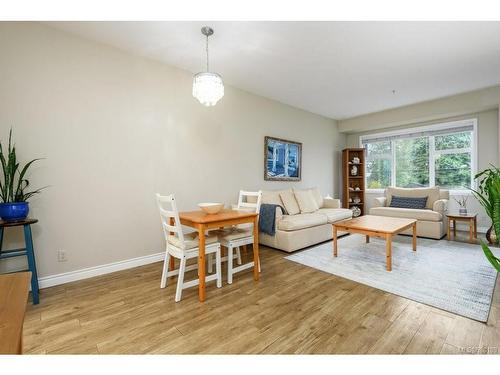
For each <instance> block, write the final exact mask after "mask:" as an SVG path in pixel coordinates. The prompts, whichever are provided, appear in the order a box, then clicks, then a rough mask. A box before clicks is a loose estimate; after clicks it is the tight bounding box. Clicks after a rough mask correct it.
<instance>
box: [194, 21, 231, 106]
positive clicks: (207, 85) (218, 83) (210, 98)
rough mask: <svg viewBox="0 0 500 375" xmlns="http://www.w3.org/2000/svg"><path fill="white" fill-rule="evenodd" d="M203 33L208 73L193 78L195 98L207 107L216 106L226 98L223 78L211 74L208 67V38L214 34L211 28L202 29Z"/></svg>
mask: <svg viewBox="0 0 500 375" xmlns="http://www.w3.org/2000/svg"><path fill="white" fill-rule="evenodd" d="M201 33H202V34H203V35H205V36H206V37H207V41H206V52H207V71H206V72H201V73H198V74H196V75H195V76H194V78H193V96H194V97H195V98H196V99H198V101H199V102H200V103H201V104H203V105H205V106H207V107H210V106H214V105H216V104H217V102H218V101H219V100H220V99H221V98H222V97H223V96H224V84H223V83H222V77H221V76H220V75H218V74H217V73H210V71H209V65H208V37H209V36H210V35H212V34H213V33H214V30H213V29H212V28H211V27H208V26H205V27H202V28H201Z"/></svg>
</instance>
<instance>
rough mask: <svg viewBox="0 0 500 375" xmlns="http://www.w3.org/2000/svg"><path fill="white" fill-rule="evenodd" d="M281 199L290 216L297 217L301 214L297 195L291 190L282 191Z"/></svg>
mask: <svg viewBox="0 0 500 375" xmlns="http://www.w3.org/2000/svg"><path fill="white" fill-rule="evenodd" d="M280 198H281V201H282V202H283V206H285V210H286V211H287V212H288V214H289V215H297V214H299V213H300V208H299V204H298V203H297V200H296V199H295V194H293V192H292V191H291V190H287V191H282V192H281V193H280Z"/></svg>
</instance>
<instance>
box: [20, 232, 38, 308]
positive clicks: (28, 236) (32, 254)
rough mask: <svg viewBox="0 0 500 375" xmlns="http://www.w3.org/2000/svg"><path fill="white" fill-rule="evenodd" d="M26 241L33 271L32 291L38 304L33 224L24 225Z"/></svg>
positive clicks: (29, 262) (29, 261)
mask: <svg viewBox="0 0 500 375" xmlns="http://www.w3.org/2000/svg"><path fill="white" fill-rule="evenodd" d="M24 242H25V244H26V256H27V257H28V267H29V269H30V271H31V293H33V304H34V305H38V303H39V301H40V300H39V297H38V290H39V289H38V275H37V272H36V262H35V250H34V249H33V239H32V238H31V226H30V225H29V224H25V225H24Z"/></svg>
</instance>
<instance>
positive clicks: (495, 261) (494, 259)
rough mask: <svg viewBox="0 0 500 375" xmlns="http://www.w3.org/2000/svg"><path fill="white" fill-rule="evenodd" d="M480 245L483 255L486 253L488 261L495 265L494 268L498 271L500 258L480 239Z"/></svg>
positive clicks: (499, 269)
mask: <svg viewBox="0 0 500 375" xmlns="http://www.w3.org/2000/svg"><path fill="white" fill-rule="evenodd" d="M481 247H482V248H483V252H484V255H486V258H487V259H488V260H489V261H490V263H491V264H492V265H493V267H495V268H496V270H497V271H498V272H500V259H498V258H497V257H496V256H495V255H493V252H492V251H491V249H490V248H489V247H488V245H486V243H484V242H483V241H481Z"/></svg>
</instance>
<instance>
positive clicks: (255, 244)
mask: <svg viewBox="0 0 500 375" xmlns="http://www.w3.org/2000/svg"><path fill="white" fill-rule="evenodd" d="M259 265H260V258H259V217H258V216H256V217H255V218H254V219H253V279H254V280H255V281H258V280H259V268H260V267H259Z"/></svg>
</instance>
